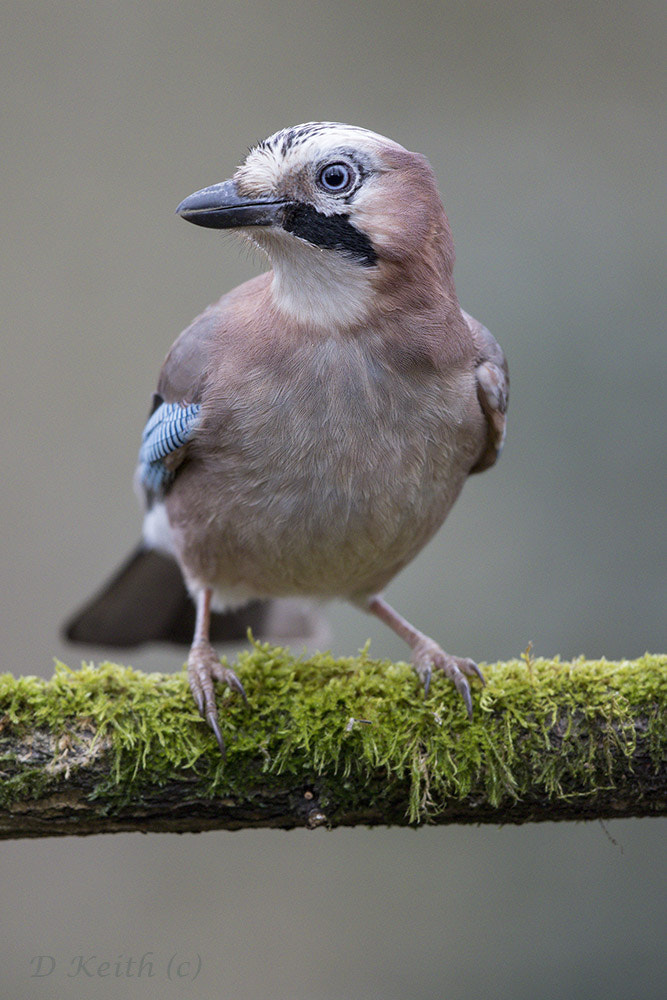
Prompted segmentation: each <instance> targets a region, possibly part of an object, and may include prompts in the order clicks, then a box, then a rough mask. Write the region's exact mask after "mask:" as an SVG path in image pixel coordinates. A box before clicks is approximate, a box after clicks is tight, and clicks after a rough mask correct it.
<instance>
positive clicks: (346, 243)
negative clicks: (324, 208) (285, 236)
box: [283, 204, 378, 267]
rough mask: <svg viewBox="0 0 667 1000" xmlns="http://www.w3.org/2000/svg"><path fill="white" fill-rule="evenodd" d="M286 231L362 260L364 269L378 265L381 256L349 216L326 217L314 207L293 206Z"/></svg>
mask: <svg viewBox="0 0 667 1000" xmlns="http://www.w3.org/2000/svg"><path fill="white" fill-rule="evenodd" d="M283 229H286V230H287V232H288V233H294V235H295V236H299V237H301V239H302V240H307V241H308V242H309V243H313V244H314V245H315V246H317V247H323V248H324V249H325V250H339V251H340V252H341V253H344V254H345V255H346V256H347V257H351V258H352V259H354V260H358V261H359V263H360V264H361V265H362V266H363V267H373V266H374V265H375V264H377V259H378V255H377V253H376V252H375V248H374V247H373V244H372V243H371V241H370V240H369V239H368V237H367V236H365V235H364V233H362V232H360V230H358V229H357V228H356V226H353V225H352V223H351V222H350V217H349V215H322V213H321V212H318V211H316V209H314V208H313V206H312V205H301V204H300V205H289V206H288V207H287V208H286V209H285V214H284V219H283Z"/></svg>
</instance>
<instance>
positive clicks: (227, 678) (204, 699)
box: [188, 642, 248, 758]
mask: <svg viewBox="0 0 667 1000" xmlns="http://www.w3.org/2000/svg"><path fill="white" fill-rule="evenodd" d="M214 680H217V681H220V682H222V683H224V684H227V685H228V686H229V687H230V688H231V689H232V690H233V691H237V692H238V693H239V694H240V695H241V696H242V698H243V700H244V701H245V703H246V705H247V704H248V698H247V696H246V693H245V690H244V688H243V685H242V684H241V681H240V680H239V679H238V677H237V676H236V674H235V673H234V671H233V670H230V668H229V667H223V665H222V664H221V663H220V660H219V659H218V657H217V655H216V653H215V650H214V649H213V647H212V646H210V645H209V644H208V643H204V642H198V643H195V644H194V645H193V646H192V648H191V650H190V655H189V657H188V681H189V683H190V690H191V691H192V696H193V698H194V700H195V704H196V706H197V709H198V711H199V714H200V715H201V717H202V718H203V719H204V720H205V721H206V723H207V725H208V726H209V727H210V728H211V729H212V731H213V734H214V735H215V738H216V741H217V744H218V746H219V747H220V753H221V754H222V756H223V758H224V757H226V749H225V741H224V740H223V738H222V733H221V732H220V726H219V723H218V709H217V706H216V703H215V690H214V687H213V681H214Z"/></svg>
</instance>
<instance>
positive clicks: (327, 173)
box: [317, 162, 356, 194]
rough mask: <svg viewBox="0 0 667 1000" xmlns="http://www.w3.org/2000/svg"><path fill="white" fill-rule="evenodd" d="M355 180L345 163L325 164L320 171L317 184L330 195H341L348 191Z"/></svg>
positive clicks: (353, 174)
mask: <svg viewBox="0 0 667 1000" xmlns="http://www.w3.org/2000/svg"><path fill="white" fill-rule="evenodd" d="M355 179H356V175H355V173H354V172H353V171H352V170H351V168H350V167H348V165H347V163H339V162H336V163H327V165H326V166H325V167H322V169H321V170H320V172H319V174H318V177H317V183H318V184H319V185H320V187H321V188H324V190H325V191H329V192H330V193H331V194H341V193H342V192H344V191H348V190H349V189H350V188H351V187H352V184H353V183H354V181H355Z"/></svg>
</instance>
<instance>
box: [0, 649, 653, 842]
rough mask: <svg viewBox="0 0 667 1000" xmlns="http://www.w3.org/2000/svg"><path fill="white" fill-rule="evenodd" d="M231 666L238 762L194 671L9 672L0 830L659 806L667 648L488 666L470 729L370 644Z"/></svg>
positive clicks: (609, 813) (508, 816)
mask: <svg viewBox="0 0 667 1000" xmlns="http://www.w3.org/2000/svg"><path fill="white" fill-rule="evenodd" d="M236 669H237V671H238V672H239V673H240V676H241V677H242V680H243V683H244V685H245V688H246V691H247V693H248V699H249V703H250V707H249V708H246V707H245V706H244V705H243V703H242V702H241V701H240V699H238V698H234V697H232V696H230V694H229V692H228V691H227V690H226V689H224V690H221V691H220V692H219V696H218V703H219V706H220V710H221V711H220V714H221V725H222V730H223V735H224V737H225V740H226V742H227V747H228V752H227V759H226V761H223V760H222V758H221V757H220V754H219V751H218V750H217V746H216V743H215V740H214V738H213V736H212V734H211V733H210V731H209V730H208V728H207V727H206V725H205V724H204V723H203V722H202V721H201V720H200V719H199V717H198V715H197V713H196V710H195V708H194V704H193V702H192V699H191V696H190V692H189V690H188V687H187V681H186V678H185V675H184V674H183V673H181V674H174V675H162V674H141V673H139V672H136V671H133V670H131V669H129V668H126V667H121V666H118V665H115V664H109V663H105V664H101V665H100V666H99V667H97V668H94V667H92V666H84V667H82V669H81V670H79V671H71V670H69V668H67V667H65V666H63V665H58V668H57V670H56V673H55V675H54V676H53V678H51V680H49V681H43V680H40V679H37V678H35V677H18V678H14V677H12V676H11V675H10V674H6V675H4V676H2V677H0V778H1V784H0V837H39V836H53V835H64V834H89V833H113V832H117V831H121V830H141V831H179V832H183V831H197V830H207V829H219V828H224V829H231V830H234V829H240V828H242V827H281V828H291V827H295V826H308V827H314V826H320V825H327V826H339V825H343V826H352V825H355V824H363V825H377V824H382V825H389V824H397V825H408V824H413V825H416V824H418V823H424V822H430V823H483V822H489V823H496V824H498V823H523V822H527V821H536V820H564V819H594V818H608V817H621V816H656V815H666V814H667V764H666V752H665V751H666V749H667V711H666V710H667V657H665V656H662V657H661V656H649V655H646V656H645V657H643V658H641V659H639V660H635V661H625V662H620V663H612V662H607V661H604V660H602V661H584V660H579V661H575V662H572V663H561V662H560V661H559V660H533V659H532V658H531V657H530V654H524V656H523V658H522V659H521V660H515V661H511V662H508V663H499V664H496V665H495V666H491V667H486V668H485V674H486V677H487V681H488V683H487V686H486V688H484V689H483V691H480V690H479V689H477V690H476V691H475V694H474V702H475V718H474V720H473V722H469V721H468V719H467V717H466V715H465V711H464V709H463V705H462V703H461V701H460V699H459V697H458V695H457V694H456V693H455V691H454V690H453V688H452V687H451V685H450V684H449V683H448V682H447V681H446V680H445V679H444V678H442V677H434V682H433V685H432V688H431V692H430V694H429V697H428V698H427V699H424V697H423V694H422V692H421V690H420V687H419V684H418V681H417V678H416V677H415V675H414V674H413V672H412V670H411V668H410V667H408V666H407V665H406V664H390V663H381V662H378V661H373V660H371V659H370V658H369V657H368V656H367V655H366V653H362V654H361V655H360V656H359V657H356V658H352V659H346V660H333V659H332V658H331V657H330V656H328V655H324V654H318V655H317V656H315V657H312V658H310V659H304V660H295V659H294V658H293V657H291V656H290V655H289V654H288V653H286V652H285V651H284V650H281V649H275V648H272V647H269V646H266V645H258V644H255V645H253V647H252V648H251V649H250V650H249V651H248V652H246V653H243V654H241V656H240V658H239V663H238V665H237V668H236Z"/></svg>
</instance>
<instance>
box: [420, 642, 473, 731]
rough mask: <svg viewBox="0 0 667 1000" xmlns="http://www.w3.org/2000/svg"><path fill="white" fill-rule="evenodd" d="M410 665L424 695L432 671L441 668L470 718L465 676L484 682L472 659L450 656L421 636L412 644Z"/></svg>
mask: <svg viewBox="0 0 667 1000" xmlns="http://www.w3.org/2000/svg"><path fill="white" fill-rule="evenodd" d="M412 665H413V666H414V668H415V670H416V672H417V676H418V677H419V679H420V681H421V682H422V684H423V685H424V694H425V695H426V694H428V689H429V685H430V683H431V674H432V672H433V671H434V670H441V671H442V673H443V674H444V675H445V677H448V678H449V680H450V681H451V682H452V684H453V685H454V687H455V688H456V690H457V691H458V693H459V694H460V695H461V697H462V698H463V701H464V704H465V707H466V711H467V713H468V718H469V719H472V698H471V697H470V685H469V684H468V681H467V679H466V678H467V677H477V678H478V679H479V680H480V681H481V682H482V684H485V683H486V682H485V680H484V675H483V674H482V671H481V670H480V669H479V667H478V666H477V664H476V663H475V661H474V660H469V659H466V658H463V657H460V656H450V655H449V653H445V651H444V649H441V647H440V646H439V645H438V644H437V642H434V641H433V639H429V638H428V637H427V636H423V637H422V638H421V639H419V640H418V642H416V643H415V645H414V646H413V650H412Z"/></svg>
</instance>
